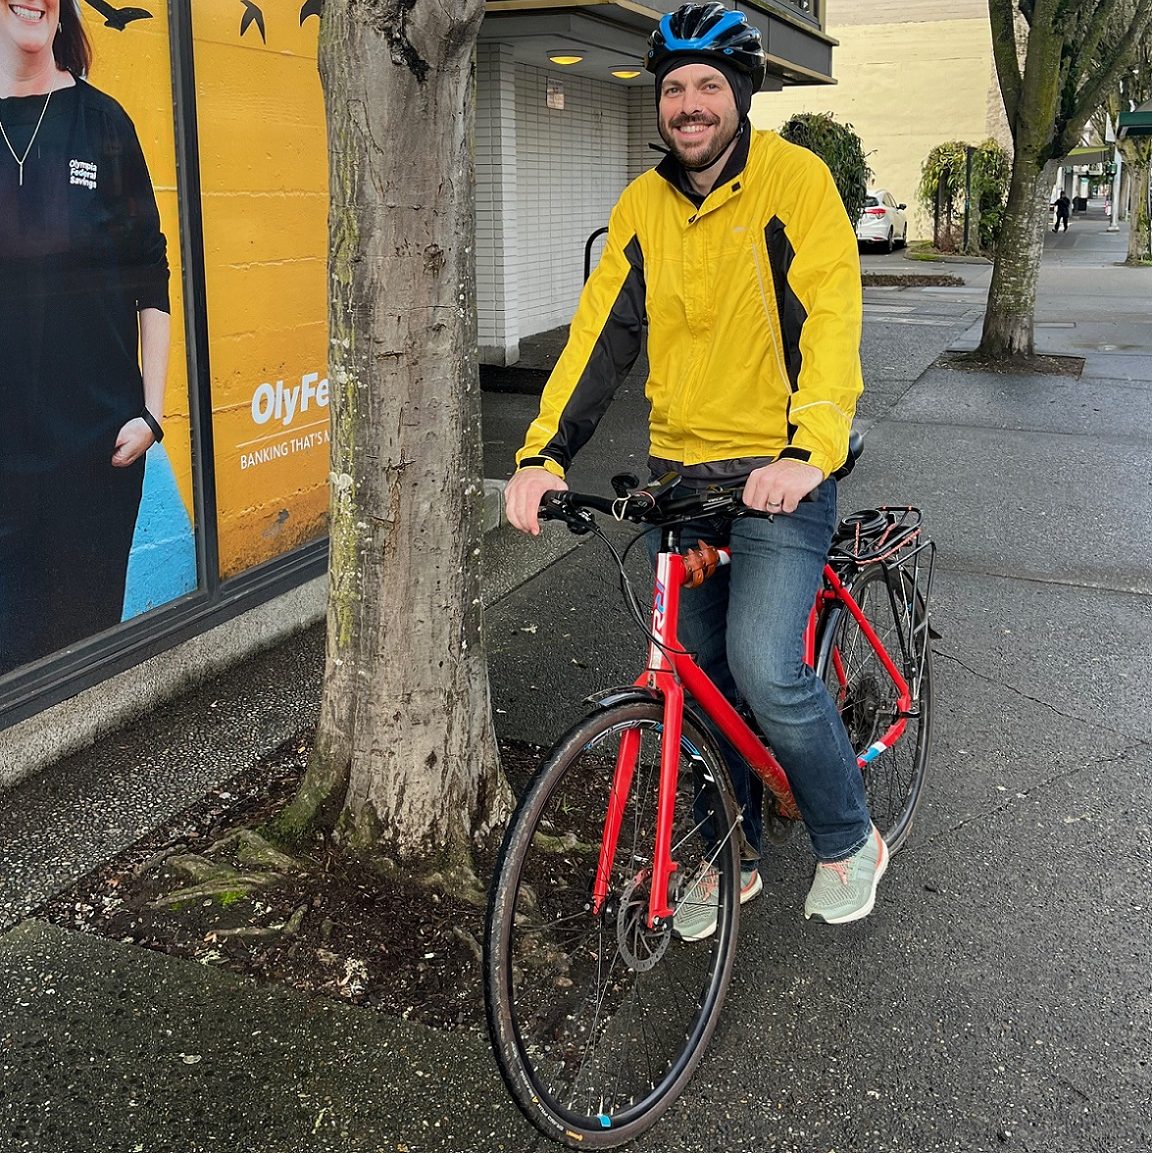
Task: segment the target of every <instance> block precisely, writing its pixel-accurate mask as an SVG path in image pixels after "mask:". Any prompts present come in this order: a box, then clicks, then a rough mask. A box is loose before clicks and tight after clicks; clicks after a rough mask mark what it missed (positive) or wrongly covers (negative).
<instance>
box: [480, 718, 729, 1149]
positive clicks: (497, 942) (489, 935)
mask: <svg viewBox="0 0 1152 1153" xmlns="http://www.w3.org/2000/svg"><path fill="white" fill-rule="evenodd" d="M662 722H663V716H662V709H661V706H660V705H659V704H658V703H656V702H655V701H636V702H630V703H624V704H619V705H615V706H612V707H610V708H606V709H604V710H603V711H601V712H599V713H594V714H592V715H591V716H589V717H588V718H586V719H585V720H584V721H582V722H580V723H579V724H578V725H576V726H575V727H574V728H573V729H572V730H570V731H569V733H568V734H567V735H566V736H565V737H564V738H563V739H562V740H561V741H560V743H559V744H558V745H557V746H556V747H555V748H554V749H553V751H552V753H551V755H550V757H549V759H548V760H547V762H546V763H545V764H544V765H543V766H542V767H541V769H540V771H539V772H538V773H537V775H536V776H535V778H534V779H533V782H532V784H531V785H530V787H529V789H528V791H527V792H526V793H525V795H524V796H523V798H522V799H521V801H520V804H519V806H518V808H517V810H516V813H515V815H514V817H513V818H512V823H511V825H510V826H509V829H508V833H507V836H506V837H505V840H504V847H503V849H502V850H501V855H500V860H499V863H498V865H497V870H496V876H495V878H494V881H493V887H492V891H491V895H490V899H489V905H488V922H487V929H486V933H485V942H484V945H485V948H484V978H485V997H486V1002H487V1011H488V1025H489V1031H490V1033H491V1036H492V1042H493V1046H494V1048H495V1051H496V1058H497V1062H498V1063H499V1066H500V1071H501V1073H502V1074H503V1076H504V1080H505V1082H506V1084H507V1086H508V1089H509V1091H510V1092H511V1094H512V1096H513V1097H514V1099H515V1100H516V1102H517V1104H518V1105H519V1106H520V1108H521V1110H522V1111H523V1112H524V1113H525V1115H526V1116H527V1117H528V1119H529V1120H530V1121H531V1122H532V1123H533V1124H534V1125H535V1126H536V1127H537V1128H538V1129H540V1131H541V1132H543V1133H545V1134H546V1135H547V1136H549V1137H551V1138H552V1139H553V1140H555V1141H558V1142H560V1143H561V1144H567V1145H571V1146H573V1147H580V1148H593V1149H605V1148H610V1147H612V1146H614V1145H619V1144H622V1143H624V1142H625V1141H629V1140H631V1139H633V1138H634V1137H636V1136H638V1135H639V1134H640V1133H642V1132H643V1131H644V1130H646V1129H647V1128H648V1127H649V1126H651V1125H652V1124H653V1123H654V1122H655V1121H656V1120H657V1119H658V1118H659V1117H660V1116H661V1114H663V1113H664V1111H665V1110H666V1109H667V1108H668V1106H669V1105H670V1104H671V1103H672V1101H673V1100H674V1099H675V1098H676V1096H677V1095H678V1094H679V1093H680V1092H681V1090H682V1089H683V1088H684V1086H685V1084H686V1083H687V1081H688V1078H689V1077H690V1076H691V1074H692V1071H693V1069H695V1067H696V1065H697V1063H698V1062H699V1060H700V1057H701V1056H702V1055H703V1051H704V1048H705V1046H706V1045H707V1043H708V1040H709V1038H710V1037H711V1035H712V1032H713V1030H714V1028H715V1025H716V1020H717V1018H718V1016H719V1013H720V1008H721V1004H722V1002H723V999H724V994H725V992H726V990H727V988H728V982H729V978H730V976H731V973H732V961H733V956H734V952H735V945H736V927H737V921H738V917H739V908H740V905H739V888H740V860H739V852H738V845H739V817H738V814H737V811H736V806H735V803H734V801H733V799H732V794H731V789H730V786H729V784H728V780H727V776H726V775H725V772H724V768H723V765H722V762H721V760H720V757H719V755H718V754H717V753H716V752H715V750H714V748H713V746H712V745H711V742H710V741H709V740H708V739H707V738H706V737H704V736H703V735H702V734H701V733H700V732H698V731H697V730H696V728H695V727H694V726H693V725H691V724H690V723H689V722H688V721H687V720H685V724H684V734H683V739H682V741H681V747H680V773H679V781H678V787H677V792H676V797H675V820H674V826H673V833H672V859H673V861H675V862H677V864H678V868H677V870H676V872H675V873H674V874H673V878H672V883H671V886H670V887H671V889H672V894H671V896H670V904H671V905H672V907H673V910H674V914H673V918H672V922H673V923H672V925H671V926H664V927H662V928H660V929H656V930H650V929H649V928H648V927H647V924H646V917H647V911H648V896H649V884H650V879H651V868H652V861H653V850H654V846H655V827H656V824H655V822H656V803H657V797H658V791H659V790H658V785H659V775H660V744H661V736H662V732H663V723H662ZM622 746H623V748H624V750H625V751H624V756H625V757H626V758H627V757H629V756H634V762H635V769H634V776H633V780H632V786H631V789H630V791H629V794H628V796H627V801H626V807H625V810H624V817H623V820H622V822H621V827H620V834H619V840H618V844H617V847H616V853H615V856H614V858H613V860H612V862H611V866H612V867H611V876H610V879H609V894H608V900H607V902H606V903H605V904H604V906H603V907H602V908H601V910H600V911H599V912H598V913H597V912H594V911H593V907H592V890H593V882H594V879H595V877H596V870H597V863H598V861H599V857H600V846H601V840H602V836H603V832H604V817H605V812H606V808H607V804H608V798H609V794H610V792H611V788H612V783H613V778H614V774H615V770H616V764H617V758H618V756H620V755H621V748H622ZM712 870H714V871H712ZM698 882H705V883H704V884H703V885H701V884H700V883H698ZM702 888H703V889H704V890H706V891H707V892H708V893H711V892H715V893H716V902H717V904H716V913H717V924H716V931H715V932H714V933H713V934H712V935H711V936H709V937H707V938H706V939H703V940H696V941H692V942H687V941H683V940H681V939H679V938H678V937H677V936H676V935H675V932H674V925H675V920H676V914H675V910H676V909H677V907H679V908H680V909H684V910H686V909H687V908H688V905H689V903H690V902H694V901H698V900H699V898H700V896H701V891H702Z"/></svg>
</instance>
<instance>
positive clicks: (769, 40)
mask: <svg viewBox="0 0 1152 1153" xmlns="http://www.w3.org/2000/svg"><path fill="white" fill-rule="evenodd" d="M678 6H679V4H678V3H676V2H669V0H589V2H586V3H583V4H574V3H572V0H487V3H486V4H485V5H484V23H483V24H482V25H481V26H480V40H481V42H486V43H497V44H507V45H508V46H509V47H510V48H511V49H512V52H513V56H514V59H515V60H516V62H517V63H519V64H526V65H533V66H535V67H538V68H545V69H548V70H549V71H552V72H555V73H556V74H557V75H560V76H563V75H564V74H569V75H575V76H585V77H588V78H590V79H595V80H603V81H607V82H608V83H613V84H624V85H628V86H633V87H637V86H639V87H648V86H650V85H651V83H652V78H651V76H649V75H648V73H646V72H645V71H644V54H645V52H646V51H647V47H648V37H649V35H650V34H651V32H652V29H653V28H654V27H655V25H656V22H657V21H658V20H659V19H660V17H661V16H663V15H664V14H665V13H667V12H671V11H673V10H674V9H675V8H677V7H678ZM729 6H730V7H733V8H738V9H739V10H740V11H742V12H743V13H744V15H745V16H746V17H747V19H748V22H749V23H750V24H754V25H755V26H756V27H757V28H759V29H760V35H761V36H762V37H763V40H764V48H765V51H766V52H767V54H768V78H767V80H766V81H765V83H764V88H765V90H768V91H772V90H779V89H780V88H781V87H782V86H783V85H785V84H789V85H791V84H834V83H835V80H834V79H833V78H832V49H833V48H834V47H835V46H836V44H837V41H836V40H835V39H834V38H833V37H831V36H829V35H827V33H826V32H825V31H824V29H823V26H822V23H821V21H820V20H819V19H818V18H817V13H818V12H819V8H820V5H819V2H818V0H760V2H759V3H752V2H745V0H730V3H729ZM565 50H570V54H571V55H574V56H580V57H582V59H581V60H580V61H579V62H578V63H575V64H566V65H557V64H554V63H553V62H552V61H551V59H550V57H552V56H554V55H557V54H560V53H563V52H565ZM627 69H632V70H638V71H639V73H640V75H639V76H636V77H632V78H629V79H622V78H620V77H617V76H613V72H619V71H623V70H627Z"/></svg>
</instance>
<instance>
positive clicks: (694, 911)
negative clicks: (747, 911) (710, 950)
mask: <svg viewBox="0 0 1152 1153" xmlns="http://www.w3.org/2000/svg"><path fill="white" fill-rule="evenodd" d="M763 888H764V882H763V881H762V880H761V878H760V870H759V869H757V868H755V867H753V868H750V869H741V870H740V904H742V905H746V904H747V903H748V902H749V901H750V900H752V898H753V897H755V896H756V894H757V893H759V892H760V890H761V889H763ZM719 910H720V873H719V871H718V870H716V869H714V868H713V867H712V866H711V865H708V866H706V867H705V869H704V871H703V872H702V873H701V874H700V875H699V876H698V877H697V878H696V880H695V881H693V882H692V884H691V885H689V887H688V889H687V890H686V891H685V893H684V895H683V896H682V897H681V898H680V900H679V901H677V902H676V909H675V915H674V917H673V921H672V927H673V929H674V931H675V933H676V936H677V937H679V938H680V940H681V941H703V940H705V939H707V938H708V937H711V936H712V934H713V933H715V932H716V921H717V919H718V916H719Z"/></svg>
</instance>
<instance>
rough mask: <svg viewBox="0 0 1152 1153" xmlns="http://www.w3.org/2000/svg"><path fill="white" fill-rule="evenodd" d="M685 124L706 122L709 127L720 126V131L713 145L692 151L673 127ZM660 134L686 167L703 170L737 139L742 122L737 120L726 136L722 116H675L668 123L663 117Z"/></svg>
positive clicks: (714, 161) (709, 166) (710, 165)
mask: <svg viewBox="0 0 1152 1153" xmlns="http://www.w3.org/2000/svg"><path fill="white" fill-rule="evenodd" d="M685 124H706V125H708V126H709V127H715V128H719V129H720V131H719V132H718V133H717V134H716V135H715V137H714V138H713V143H712V145H711V146H710V147H709V148H708V149H706V150H705V151H703V152H700V151H697V150H695V149H693V150H692V151H691V152H689V151H686V150H685V149H684V148H683V147H682V146H681V145H680V144H679V142H678V141H677V140H676V137H675V136H674V135H673V129H676V128H681V127H683V126H684V125H685ZM659 128H660V136H661V137H662V139H663V140H664V143H665V144H667V145H668V148H669V150H670V151H671V153H672V155H673V156H675V157H676V159H677V160H679V161H680V163H681V164H682V165H683V166H684V167H685V168H689V169H692V170H694V171H702V170H704V169H706V168H711V167H712V165H713V164H715V163H716V161H717V160H719V159H720V157H721V156H722V155H723V154H724V152H725V150H726V149H727V148H728V146H729V145H730V144H731V143H732V141H733V140H735V139H736V137H737V135H738V134H739V131H740V122H739V121H738V120H737V121H736V123H735V125H734V126H733V128H732V131H731V132H730V133H729V134H728V135H727V137H725V136H724V135H723V131H724V119H723V118H722V117H711V118H708V117H702V116H674V117H673V118H672V119H671V120H670V121H668V122H667V123H666V122H665V121H664V119H663V118H661V120H660V124H659Z"/></svg>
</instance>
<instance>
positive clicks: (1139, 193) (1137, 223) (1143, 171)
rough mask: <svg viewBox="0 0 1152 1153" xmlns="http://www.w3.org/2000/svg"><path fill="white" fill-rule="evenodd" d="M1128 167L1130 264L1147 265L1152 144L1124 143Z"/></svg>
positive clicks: (1151, 232) (1151, 237) (1151, 240)
mask: <svg viewBox="0 0 1152 1153" xmlns="http://www.w3.org/2000/svg"><path fill="white" fill-rule="evenodd" d="M1120 151H1121V154H1122V155H1123V157H1124V164H1125V166H1126V167H1127V168H1128V171H1129V172H1130V173H1131V174H1132V185H1131V188H1132V213H1131V216H1130V218H1129V225H1128V257H1127V259H1126V260H1125V263H1126V264H1145V263H1147V262H1148V260H1149V259H1152V228H1150V225H1149V217H1148V183H1149V165H1150V164H1152V141H1148V140H1125V141H1122V142H1121V144H1120Z"/></svg>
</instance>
